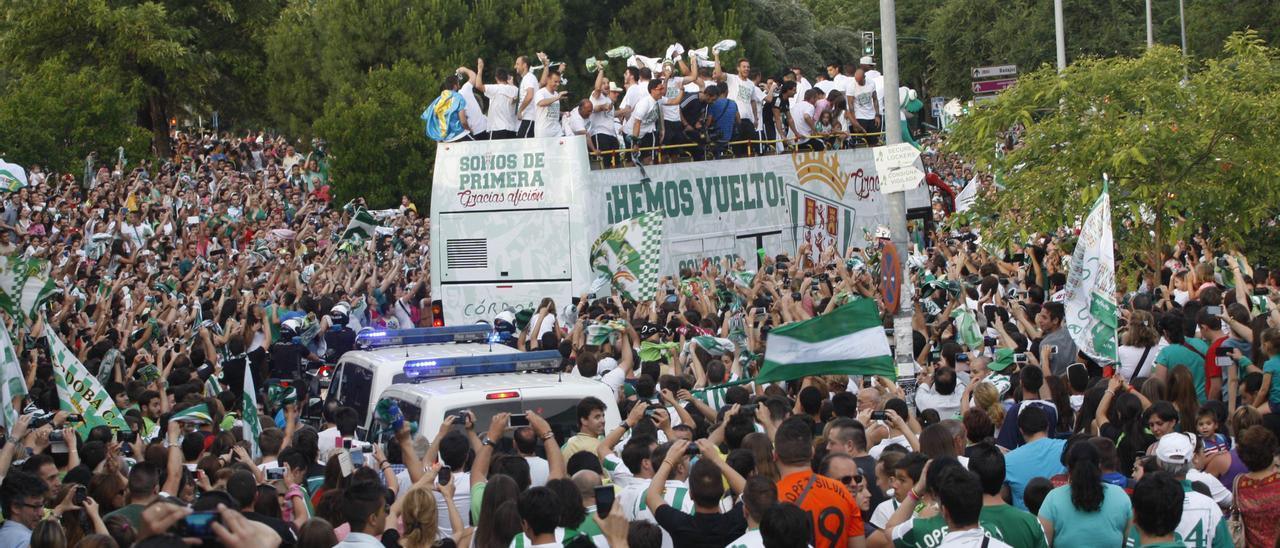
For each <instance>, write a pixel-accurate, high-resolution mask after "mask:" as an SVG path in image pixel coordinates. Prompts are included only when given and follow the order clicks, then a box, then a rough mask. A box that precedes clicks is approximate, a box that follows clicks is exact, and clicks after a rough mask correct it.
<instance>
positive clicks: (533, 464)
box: [524, 457, 551, 487]
mask: <svg viewBox="0 0 1280 548" xmlns="http://www.w3.org/2000/svg"><path fill="white" fill-rule="evenodd" d="M524 461H525V462H527V463H529V485H532V486H534V487H541V486H543V485H546V484H547V478H548V477H550V476H551V465H549V464H547V459H544V458H542V457H525V458H524Z"/></svg>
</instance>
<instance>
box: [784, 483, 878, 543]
mask: <svg viewBox="0 0 1280 548" xmlns="http://www.w3.org/2000/svg"><path fill="white" fill-rule="evenodd" d="M810 478H812V483H810ZM806 487H807V488H808V491H807V492H806V491H805V489H806ZM778 500H780V501H782V502H789V503H791V504H795V505H797V506H799V507H800V508H801V509H802V510H804V511H806V512H808V513H809V515H810V516H812V517H813V539H814V543H813V546H814V548H844V547H846V546H848V543H849V539H850V538H854V537H861V536H864V535H865V534H866V533H865V532H864V531H863V528H862V512H861V511H860V510H858V503H857V502H855V501H854V500H853V496H852V495H850V494H849V490H848V489H845V487H844V485H843V484H841V483H840V482H839V481H836V480H833V479H831V478H828V477H826V476H820V475H817V474H814V473H813V472H811V471H808V470H805V471H802V472H795V473H792V474H790V475H787V476H786V477H784V478H782V479H781V480H779V481H778Z"/></svg>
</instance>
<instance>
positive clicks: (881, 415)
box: [871, 411, 889, 421]
mask: <svg viewBox="0 0 1280 548" xmlns="http://www.w3.org/2000/svg"><path fill="white" fill-rule="evenodd" d="M871 420H873V421H887V420H889V414H888V413H885V412H884V411H872V412H871Z"/></svg>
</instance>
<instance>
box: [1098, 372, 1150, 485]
mask: <svg viewBox="0 0 1280 548" xmlns="http://www.w3.org/2000/svg"><path fill="white" fill-rule="evenodd" d="M1151 380H1153V379H1147V382H1150V381H1151ZM1148 405H1150V403H1149V402H1147V400H1146V398H1145V397H1144V396H1142V394H1141V393H1140V392H1137V391H1135V390H1133V389H1131V388H1128V386H1127V385H1126V383H1125V381H1124V379H1123V378H1121V377H1120V376H1119V375H1112V377H1111V381H1110V382H1108V383H1107V389H1106V391H1105V392H1104V393H1103V394H1102V401H1100V402H1099V403H1098V412H1097V414H1096V415H1095V416H1094V419H1093V427H1094V430H1095V431H1097V432H1098V435H1100V436H1102V437H1104V438H1107V439H1109V440H1111V441H1113V442H1115V444H1116V453H1117V455H1118V458H1119V459H1120V472H1121V473H1123V474H1124V475H1126V476H1132V475H1133V468H1134V461H1135V459H1136V457H1137V455H1138V451H1144V450H1146V448H1147V446H1149V445H1151V444H1153V443H1155V442H1156V439H1157V438H1156V437H1155V436H1154V435H1152V434H1151V432H1149V431H1147V424H1146V422H1144V421H1145V415H1144V414H1143V412H1144V411H1145V410H1146V407H1147V406H1148Z"/></svg>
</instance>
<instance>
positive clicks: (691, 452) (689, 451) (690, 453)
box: [684, 443, 702, 457]
mask: <svg viewBox="0 0 1280 548" xmlns="http://www.w3.org/2000/svg"><path fill="white" fill-rule="evenodd" d="M684 454H685V456H687V457H696V456H698V455H700V454H702V449H700V448H698V446H697V445H694V444H692V443H690V444H689V446H688V447H686V448H684Z"/></svg>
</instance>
